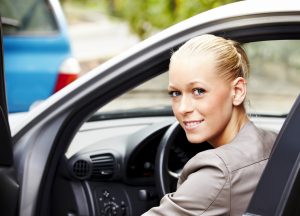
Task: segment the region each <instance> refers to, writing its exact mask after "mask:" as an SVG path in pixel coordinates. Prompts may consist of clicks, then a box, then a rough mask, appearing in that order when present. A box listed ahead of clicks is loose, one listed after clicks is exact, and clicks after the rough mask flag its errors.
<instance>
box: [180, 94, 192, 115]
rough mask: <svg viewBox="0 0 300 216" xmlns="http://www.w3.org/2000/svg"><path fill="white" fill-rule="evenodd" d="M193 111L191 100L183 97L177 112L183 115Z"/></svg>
mask: <svg viewBox="0 0 300 216" xmlns="http://www.w3.org/2000/svg"><path fill="white" fill-rule="evenodd" d="M193 110H194V103H193V100H192V98H190V97H189V96H188V95H183V96H182V98H181V100H180V104H179V110H178V111H179V112H180V113H181V114H183V115H184V114H187V113H191V112H193Z"/></svg>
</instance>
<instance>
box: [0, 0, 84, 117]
mask: <svg viewBox="0 0 300 216" xmlns="http://www.w3.org/2000/svg"><path fill="white" fill-rule="evenodd" d="M0 3H1V7H0V13H1V20H2V25H3V31H4V40H3V45H4V47H3V48H4V63H5V67H6V68H5V70H6V86H7V99H8V108H9V112H10V113H13V112H24V111H28V110H29V108H30V106H32V105H33V104H34V103H37V102H38V101H41V100H44V99H46V98H47V97H49V96H50V95H52V94H53V93H55V92H56V91H58V90H60V89H61V88H63V87H64V86H65V85H67V84H68V83H70V82H71V81H73V80H74V79H76V78H77V77H78V74H79V72H80V67H79V64H78V62H77V61H76V60H75V59H74V58H72V53H71V47H70V41H69V38H68V33H67V24H66V21H65V17H64V14H63V11H62V8H61V6H60V3H59V1H58V0H26V1H22V0H0Z"/></svg>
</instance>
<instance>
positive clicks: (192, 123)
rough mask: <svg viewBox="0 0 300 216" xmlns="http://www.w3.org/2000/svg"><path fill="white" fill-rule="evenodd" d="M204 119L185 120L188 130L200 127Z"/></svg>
mask: <svg viewBox="0 0 300 216" xmlns="http://www.w3.org/2000/svg"><path fill="white" fill-rule="evenodd" d="M203 121H204V120H198V121H183V124H184V127H185V128H186V129H187V130H192V129H194V128H196V127H198V126H199V125H200V124H201V123H202V122H203Z"/></svg>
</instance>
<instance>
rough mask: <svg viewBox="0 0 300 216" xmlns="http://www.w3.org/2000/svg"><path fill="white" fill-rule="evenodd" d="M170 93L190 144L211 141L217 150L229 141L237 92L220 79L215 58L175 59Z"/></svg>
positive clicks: (170, 78)
mask: <svg viewBox="0 0 300 216" xmlns="http://www.w3.org/2000/svg"><path fill="white" fill-rule="evenodd" d="M199 59H200V60H199ZM168 90H169V93H170V96H171V98H172V108H173V112H174V114H175V116H176V118H177V120H178V121H179V123H180V125H181V126H182V127H183V129H184V130H185V133H186V136H187V138H188V140H189V141H190V142H191V143H201V142H204V141H208V142H210V143H211V144H212V145H213V146H215V147H216V146H219V145H222V144H225V143H223V142H226V141H228V140H226V139H228V137H230V136H231V134H230V130H228V129H227V130H226V128H227V127H228V125H229V122H230V120H231V118H232V113H233V97H234V92H233V90H232V85H231V83H230V82H228V81H226V80H223V79H222V78H221V77H220V76H218V74H217V72H216V69H215V65H214V60H213V58H209V56H203V58H199V57H198V58H194V57H192V58H186V59H175V60H174V61H173V62H172V64H171V65H170V71H169V87H168Z"/></svg>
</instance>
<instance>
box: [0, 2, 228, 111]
mask: <svg viewBox="0 0 300 216" xmlns="http://www.w3.org/2000/svg"><path fill="white" fill-rule="evenodd" d="M230 2H234V0H188V1H185V0H26V1H22V0H0V3H1V4H0V5H1V7H0V13H1V21H2V26H3V32H4V38H3V44H4V63H5V71H6V86H7V96H8V108H9V112H10V113H17V112H26V111H28V110H30V109H31V108H32V107H34V106H36V105H37V104H39V103H40V102H42V101H43V100H45V99H46V98H48V97H49V96H51V95H52V94H54V93H55V92H57V91H59V90H60V89H62V88H63V87H64V86H66V85H67V84H69V83H70V82H72V81H74V80H75V79H77V78H78V77H79V76H81V75H83V74H85V73H87V72H88V71H90V70H91V69H93V68H94V67H96V66H98V65H100V64H102V63H103V62H105V61H107V60H108V59H110V58H112V57H114V56H116V55H118V54H119V53H121V52H123V51H125V50H127V49H128V48H130V47H132V46H134V45H135V44H136V43H138V42H139V41H141V40H144V39H146V38H147V37H149V36H151V35H153V34H155V33H157V32H159V31H161V30H163V29H165V28H167V27H169V26H171V25H173V24H175V23H178V22H180V21H181V20H184V19H187V18H189V17H191V16H193V15H195V14H198V13H200V12H203V11H206V10H208V9H211V8H215V7H218V6H220V5H223V4H227V3H230ZM163 80H166V79H165V78H163ZM146 86H147V85H146ZM148 86H151V85H148ZM162 86H163V88H164V89H165V85H164V84H163V85H162Z"/></svg>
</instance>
